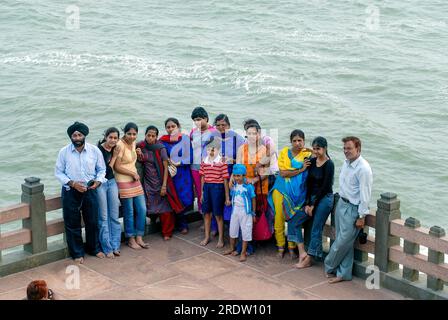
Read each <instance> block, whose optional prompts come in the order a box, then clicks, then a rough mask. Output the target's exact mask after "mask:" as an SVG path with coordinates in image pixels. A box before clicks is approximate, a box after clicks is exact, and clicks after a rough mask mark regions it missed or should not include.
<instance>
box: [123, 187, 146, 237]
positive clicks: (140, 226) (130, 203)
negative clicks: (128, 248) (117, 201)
mask: <svg viewBox="0 0 448 320" xmlns="http://www.w3.org/2000/svg"><path fill="white" fill-rule="evenodd" d="M121 204H122V205H123V220H124V233H125V235H126V238H130V237H135V236H143V235H144V234H145V225H146V202H145V196H144V195H143V194H142V195H139V196H136V197H133V198H124V199H121ZM134 206H135V209H136V211H137V212H136V215H135V220H134Z"/></svg>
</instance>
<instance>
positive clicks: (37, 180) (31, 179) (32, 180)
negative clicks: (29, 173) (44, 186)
mask: <svg viewBox="0 0 448 320" xmlns="http://www.w3.org/2000/svg"><path fill="white" fill-rule="evenodd" d="M25 183H27V184H30V185H35V184H38V183H40V178H37V177H28V178H25Z"/></svg>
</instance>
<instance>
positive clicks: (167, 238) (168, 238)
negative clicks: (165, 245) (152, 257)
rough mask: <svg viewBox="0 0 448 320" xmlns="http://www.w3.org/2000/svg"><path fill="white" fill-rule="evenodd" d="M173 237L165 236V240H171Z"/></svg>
mask: <svg viewBox="0 0 448 320" xmlns="http://www.w3.org/2000/svg"><path fill="white" fill-rule="evenodd" d="M170 239H171V237H168V236H164V237H163V240H165V241H168V240H170Z"/></svg>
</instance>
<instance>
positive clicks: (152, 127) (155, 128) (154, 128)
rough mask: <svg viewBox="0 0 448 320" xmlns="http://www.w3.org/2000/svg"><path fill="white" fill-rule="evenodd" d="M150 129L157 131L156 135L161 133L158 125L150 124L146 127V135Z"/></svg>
mask: <svg viewBox="0 0 448 320" xmlns="http://www.w3.org/2000/svg"><path fill="white" fill-rule="evenodd" d="M149 130H153V131H155V132H156V135H157V136H158V135H159V129H157V127H156V126H152V125H151V126H148V127H147V128H146V130H145V136H146V135H147V134H148V131H149Z"/></svg>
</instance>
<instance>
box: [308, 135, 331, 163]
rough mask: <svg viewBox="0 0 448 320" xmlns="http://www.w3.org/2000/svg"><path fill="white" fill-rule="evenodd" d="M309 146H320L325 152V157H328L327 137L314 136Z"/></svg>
mask: <svg viewBox="0 0 448 320" xmlns="http://www.w3.org/2000/svg"><path fill="white" fill-rule="evenodd" d="M311 146H317V147H320V148H325V153H326V154H327V157H328V158H330V156H329V155H328V142H327V139H325V138H324V137H316V138H314V140H313V143H312V144H311Z"/></svg>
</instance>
